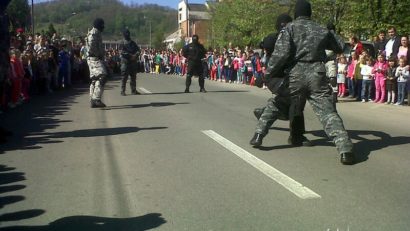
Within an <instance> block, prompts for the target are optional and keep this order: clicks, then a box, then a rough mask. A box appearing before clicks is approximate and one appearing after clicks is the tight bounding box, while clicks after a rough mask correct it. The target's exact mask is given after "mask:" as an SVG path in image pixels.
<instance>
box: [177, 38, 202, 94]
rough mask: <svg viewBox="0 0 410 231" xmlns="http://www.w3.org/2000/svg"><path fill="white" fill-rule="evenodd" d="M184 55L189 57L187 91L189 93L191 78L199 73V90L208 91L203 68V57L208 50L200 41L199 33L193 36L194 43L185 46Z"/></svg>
mask: <svg viewBox="0 0 410 231" xmlns="http://www.w3.org/2000/svg"><path fill="white" fill-rule="evenodd" d="M182 55H183V56H184V57H185V58H187V59H188V71H187V74H186V81H185V93H189V87H190V86H191V79H192V76H193V75H198V82H199V87H200V90H199V91H200V92H202V93H206V90H205V77H204V73H203V68H202V59H203V58H205V55H206V50H205V48H204V46H203V45H202V44H201V43H199V37H198V35H193V36H192V43H190V44H188V45H186V46H184V48H183V49H182Z"/></svg>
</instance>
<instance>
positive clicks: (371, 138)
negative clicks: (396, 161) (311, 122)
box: [307, 130, 410, 164]
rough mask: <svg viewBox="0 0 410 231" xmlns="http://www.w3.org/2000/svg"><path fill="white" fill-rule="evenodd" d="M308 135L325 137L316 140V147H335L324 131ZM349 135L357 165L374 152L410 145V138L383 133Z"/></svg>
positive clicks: (354, 132) (369, 131) (359, 131)
mask: <svg viewBox="0 0 410 231" xmlns="http://www.w3.org/2000/svg"><path fill="white" fill-rule="evenodd" d="M307 133H310V134H312V135H314V136H318V137H323V138H322V139H319V140H315V141H314V143H315V145H322V146H334V145H333V142H331V141H330V139H328V138H327V136H326V133H325V132H324V131H323V130H317V131H309V132H307ZM347 133H348V134H349V137H350V139H352V140H353V152H354V153H355V156H356V164H358V163H361V162H364V161H366V160H367V159H369V156H370V154H371V153H372V152H374V151H377V150H381V149H383V148H388V147H392V146H397V145H402V144H408V143H410V137H407V136H396V137H394V136H391V135H389V134H387V133H385V132H382V131H371V130H367V131H363V130H347ZM355 141H358V142H355Z"/></svg>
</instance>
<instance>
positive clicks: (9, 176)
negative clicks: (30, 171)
mask: <svg viewBox="0 0 410 231" xmlns="http://www.w3.org/2000/svg"><path fill="white" fill-rule="evenodd" d="M14 170H15V168H12V167H8V166H6V165H0V172H1V173H0V194H3V193H14V192H15V191H18V190H21V189H24V188H26V186H25V185H22V184H13V183H16V182H20V181H24V180H26V178H25V176H24V173H22V172H14ZM6 184H7V185H6ZM10 184H13V185H10ZM25 199H26V198H25V197H24V196H21V195H8V196H1V197H0V208H3V207H5V206H7V205H10V204H13V203H17V202H20V201H23V200H25ZM44 212H45V211H44V210H40V209H30V210H25V211H20V212H12V213H2V214H1V215H0V222H5V221H17V220H23V219H29V218H33V217H37V216H40V215H41V214H43V213H44Z"/></svg>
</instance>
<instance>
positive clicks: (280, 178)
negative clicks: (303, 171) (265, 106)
mask: <svg viewBox="0 0 410 231" xmlns="http://www.w3.org/2000/svg"><path fill="white" fill-rule="evenodd" d="M202 132H203V133H204V134H205V135H207V136H209V137H210V138H211V139H213V140H215V141H216V142H217V143H219V144H220V145H222V146H223V147H224V148H226V149H228V150H229V151H231V152H233V153H234V154H235V155H237V156H238V157H240V158H241V159H243V160H244V161H246V162H247V163H248V164H250V165H252V166H253V167H255V168H256V169H258V170H259V171H261V172H262V173H263V174H265V175H266V176H268V177H269V178H271V179H272V180H274V181H276V182H277V183H279V184H280V185H282V186H283V187H285V188H286V189H287V190H289V191H291V192H292V193H294V194H295V195H296V196H298V197H299V198H301V199H317V198H321V196H320V195H319V194H317V193H315V192H313V191H312V190H310V189H309V188H307V187H305V186H303V185H302V184H300V183H299V182H297V181H295V180H293V179H292V178H290V177H288V176H287V175H285V174H283V173H282V172H280V171H279V170H277V169H275V168H274V167H272V166H270V165H269V164H267V163H265V162H264V161H262V160H260V159H259V158H257V157H255V156H254V155H252V154H251V153H249V152H247V151H246V150H244V149H242V148H241V147H239V146H237V145H236V144H234V143H232V142H231V141H229V140H227V139H225V138H224V137H223V136H221V135H219V134H218V133H216V132H214V131H213V130H204V131H202Z"/></svg>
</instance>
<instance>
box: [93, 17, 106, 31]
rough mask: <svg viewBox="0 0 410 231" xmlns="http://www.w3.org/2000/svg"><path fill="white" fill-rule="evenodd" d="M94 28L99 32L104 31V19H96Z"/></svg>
mask: <svg viewBox="0 0 410 231" xmlns="http://www.w3.org/2000/svg"><path fill="white" fill-rule="evenodd" d="M93 25H94V27H95V28H97V29H98V30H99V31H103V30H104V20H103V19H102V18H96V19H95V20H94V23H93Z"/></svg>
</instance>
